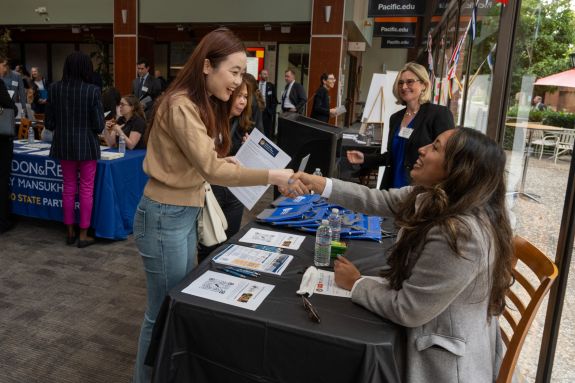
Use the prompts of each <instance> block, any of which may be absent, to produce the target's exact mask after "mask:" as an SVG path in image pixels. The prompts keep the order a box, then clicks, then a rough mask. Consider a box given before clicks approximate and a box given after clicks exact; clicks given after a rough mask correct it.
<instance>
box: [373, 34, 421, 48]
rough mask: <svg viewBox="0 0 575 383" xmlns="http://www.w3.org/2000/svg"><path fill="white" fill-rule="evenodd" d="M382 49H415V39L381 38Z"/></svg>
mask: <svg viewBox="0 0 575 383" xmlns="http://www.w3.org/2000/svg"><path fill="white" fill-rule="evenodd" d="M381 47H382V48H414V47H415V37H389V36H383V37H382V38H381Z"/></svg>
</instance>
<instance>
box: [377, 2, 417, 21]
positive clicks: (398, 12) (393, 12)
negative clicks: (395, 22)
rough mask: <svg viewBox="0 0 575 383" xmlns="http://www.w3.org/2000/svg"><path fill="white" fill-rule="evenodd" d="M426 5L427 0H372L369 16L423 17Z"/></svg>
mask: <svg viewBox="0 0 575 383" xmlns="http://www.w3.org/2000/svg"><path fill="white" fill-rule="evenodd" d="M425 3H426V1H425V0H370V1H369V10H368V13H367V16H368V17H379V16H423V15H424V14H425Z"/></svg>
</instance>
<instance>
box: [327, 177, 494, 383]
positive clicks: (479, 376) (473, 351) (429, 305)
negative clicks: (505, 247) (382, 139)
mask: <svg viewBox="0 0 575 383" xmlns="http://www.w3.org/2000/svg"><path fill="white" fill-rule="evenodd" d="M410 190H411V188H410V187H405V188H402V189H391V190H390V191H385V190H377V189H369V188H367V187H365V186H362V185H357V184H353V183H349V182H343V181H339V180H335V179H334V180H333V191H332V194H331V197H330V198H329V200H330V202H333V203H336V204H340V205H342V206H345V207H347V208H349V209H352V210H356V211H360V212H364V213H369V214H372V215H373V214H375V215H384V216H385V215H387V216H389V215H392V214H393V212H394V209H395V208H396V207H397V205H398V203H399V202H400V201H401V200H402V199H404V198H405V197H406V196H407V194H408V193H409V191H410ZM464 220H465V222H466V223H467V224H468V225H469V227H470V229H471V233H472V236H471V238H470V240H469V241H467V242H463V241H459V242H458V246H459V250H460V252H461V253H462V255H463V257H460V256H457V255H456V254H454V253H453V252H452V251H451V249H450V248H449V245H448V244H447V241H446V239H445V237H444V235H443V233H442V232H441V231H440V229H439V228H432V229H431V230H430V231H429V233H428V235H427V241H426V243H425V245H424V246H423V248H422V250H421V255H420V257H419V259H418V261H417V263H416V264H415V266H414V268H413V271H412V274H411V276H410V277H409V278H408V279H407V280H405V281H404V282H403V286H402V289H401V290H399V291H396V290H393V289H391V288H390V287H389V284H387V283H384V284H380V283H378V282H376V281H373V280H371V279H367V278H366V279H362V280H361V281H359V282H358V283H357V284H356V285H355V288H354V289H353V291H352V301H353V302H355V303H357V304H359V305H362V306H364V307H366V308H367V309H369V310H370V311H373V312H374V313H376V314H378V315H381V316H382V317H385V318H388V319H390V320H391V321H393V322H395V323H398V324H400V325H402V326H405V327H406V328H407V347H406V350H407V351H406V358H407V359H406V372H405V377H406V381H407V382H410V383H415V382H417V383H419V382H422V383H423V382H441V383H450V382H473V383H483V382H494V381H495V380H496V378H497V373H498V371H499V366H500V363H501V359H502V358H503V343H502V341H501V336H500V332H499V323H498V320H497V318H496V317H489V318H488V317H487V308H488V304H489V295H490V294H489V293H490V278H491V274H492V262H493V253H492V251H491V249H492V247H493V246H492V245H493V244H492V238H491V236H490V234H489V232H488V231H487V230H485V228H484V227H483V225H481V223H480V222H479V219H478V218H477V217H475V216H466V217H464ZM399 235H401V232H400V233H399ZM382 266H383V265H382Z"/></svg>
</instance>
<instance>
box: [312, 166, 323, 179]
mask: <svg viewBox="0 0 575 383" xmlns="http://www.w3.org/2000/svg"><path fill="white" fill-rule="evenodd" d="M313 175H314V176H320V177H321V176H322V174H321V169H320V168H315V170H314V172H313Z"/></svg>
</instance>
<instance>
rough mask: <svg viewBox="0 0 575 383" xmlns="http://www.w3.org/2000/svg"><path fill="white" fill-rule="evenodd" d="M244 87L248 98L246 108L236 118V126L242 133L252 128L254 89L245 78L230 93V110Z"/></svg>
mask: <svg viewBox="0 0 575 383" xmlns="http://www.w3.org/2000/svg"><path fill="white" fill-rule="evenodd" d="M244 86H245V87H246V91H247V93H248V97H247V100H246V107H245V108H244V110H243V111H242V113H241V114H240V115H239V116H238V117H237V118H238V120H239V121H238V126H239V128H240V130H241V132H242V135H243V133H248V132H250V131H251V129H252V127H253V126H254V121H252V108H253V97H254V89H253V87H252V84H251V83H250V82H249V81H248V79H247V78H246V76H245V75H244V77H243V78H242V83H241V84H240V86H238V87H237V88H236V89H234V92H233V93H232V97H230V103H229V104H230V109H231V107H232V106H233V104H234V102H235V100H236V98H238V97H239V96H240V93H241V91H242V89H243V87H244Z"/></svg>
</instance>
